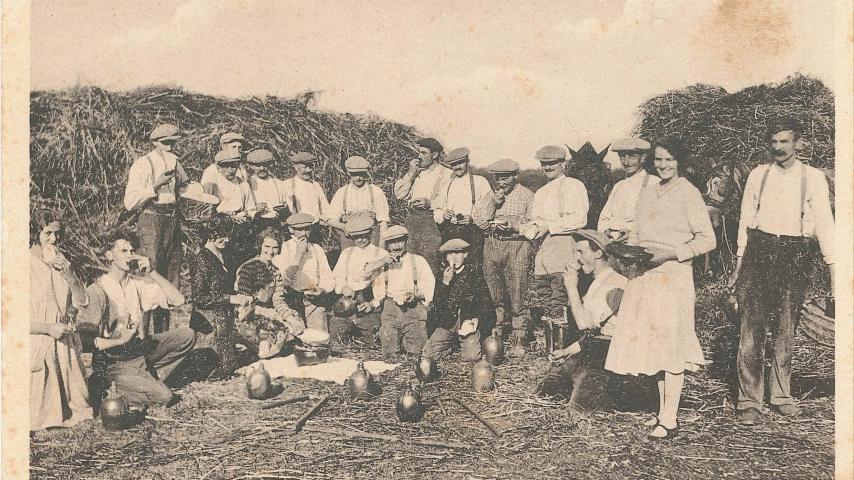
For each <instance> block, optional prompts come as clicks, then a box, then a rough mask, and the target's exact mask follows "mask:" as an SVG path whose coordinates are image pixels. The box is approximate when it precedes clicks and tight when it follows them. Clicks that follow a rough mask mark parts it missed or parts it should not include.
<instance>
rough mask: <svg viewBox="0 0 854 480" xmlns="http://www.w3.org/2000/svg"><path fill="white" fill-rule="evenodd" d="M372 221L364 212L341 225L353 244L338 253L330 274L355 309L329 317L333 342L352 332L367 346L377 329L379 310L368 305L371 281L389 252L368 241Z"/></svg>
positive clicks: (337, 288) (345, 337) (372, 224)
mask: <svg viewBox="0 0 854 480" xmlns="http://www.w3.org/2000/svg"><path fill="white" fill-rule="evenodd" d="M375 224H376V222H374V219H373V217H371V216H369V215H365V214H362V215H357V216H351V217H350V219H349V221H347V223H345V224H344V231H345V232H346V234H347V238H348V239H349V240H350V241H351V242H352V243H353V246H352V247H349V248H346V249H344V251H343V252H341V256H340V257H338V263H336V264H335V269H334V270H333V271H332V274H333V275H334V276H335V293H337V294H339V295H343V296H344V297H347V298H350V299H353V300H355V301H356V302H357V305H356V310H357V311H356V313H355V314H354V315H352V316H349V317H339V316H338V315H337V314H334V315H333V316H332V317H331V318H330V319H329V336H330V337H331V338H332V341H333V342H338V341H341V342H344V341H347V340H348V339H349V338H350V336H351V334H354V333H355V334H359V335H360V336H361V337H362V340H363V341H364V342H365V345H367V346H368V347H370V346H372V345H373V343H374V337H376V334H377V331H378V330H379V328H380V314H379V311H378V310H376V309H374V308H372V307H371V304H370V302H371V300H373V299H374V292H373V289H371V280H372V279H373V277H374V275H375V274H376V273H377V271H378V270H379V269H380V268H381V267H382V266H384V265H385V264H386V263H385V260H386V258H387V257H388V252H386V251H385V250H383V249H382V248H379V247H377V246H376V245H374V244H372V243H371V236H372V232H373V230H374V225H375Z"/></svg>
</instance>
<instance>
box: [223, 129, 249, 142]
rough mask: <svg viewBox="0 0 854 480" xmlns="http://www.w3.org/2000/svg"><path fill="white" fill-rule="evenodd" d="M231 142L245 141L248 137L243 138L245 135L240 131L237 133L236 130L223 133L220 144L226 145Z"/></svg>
mask: <svg viewBox="0 0 854 480" xmlns="http://www.w3.org/2000/svg"><path fill="white" fill-rule="evenodd" d="M231 142H244V143H245V142H246V139H245V138H243V135H241V134H239V133H235V132H227V133H223V134H222V135H221V136H220V137H219V144H220V145H225V144H226V143H231Z"/></svg>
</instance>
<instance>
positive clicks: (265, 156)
mask: <svg viewBox="0 0 854 480" xmlns="http://www.w3.org/2000/svg"><path fill="white" fill-rule="evenodd" d="M272 161H273V152H271V151H269V150H264V149H259V150H252V151H251V152H249V153H248V154H246V162H247V163H251V164H252V165H261V164H264V163H269V162H272Z"/></svg>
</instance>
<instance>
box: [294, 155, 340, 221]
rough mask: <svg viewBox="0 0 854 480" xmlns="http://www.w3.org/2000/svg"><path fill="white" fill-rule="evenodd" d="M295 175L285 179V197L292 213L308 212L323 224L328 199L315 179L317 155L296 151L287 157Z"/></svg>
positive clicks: (326, 217)
mask: <svg viewBox="0 0 854 480" xmlns="http://www.w3.org/2000/svg"><path fill="white" fill-rule="evenodd" d="M289 159H290V161H291V164H293V166H294V172H295V173H296V175H294V176H293V177H291V178H290V179H288V180H285V197H286V198H287V199H288V207H289V208H290V209H291V212H292V213H309V214H311V215H314V216H315V217H316V218H317V219H318V221H319V222H320V223H322V224H325V223H326V222H327V220H328V219H329V201H328V200H327V199H326V192H324V191H323V186H322V185H320V182H318V181H317V180H316V179H315V168H316V167H317V157H316V156H315V155H314V154H312V153H308V152H297V153H295V154H293V155H291V156H290V157H289Z"/></svg>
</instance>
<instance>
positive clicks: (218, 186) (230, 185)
mask: <svg viewBox="0 0 854 480" xmlns="http://www.w3.org/2000/svg"><path fill="white" fill-rule="evenodd" d="M205 173H207V171H206V172H205ZM201 183H202V187H204V189H205V193H210V194H211V195H216V197H217V198H219V205H217V206H216V211H217V212H218V213H228V214H235V213H240V212H246V214H247V215H249V216H250V217H254V216H255V202H254V201H253V200H252V193H251V192H250V191H249V184H248V183H246V182H244V181H243V180H241V179H239V178H237V176H236V175H235V177H234V180H229V179H227V178H225V176H223V175H222V174H221V173H219V170H215V171H214V172H213V173H211V174H208V175H207V177H205V175H202V182H201Z"/></svg>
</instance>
